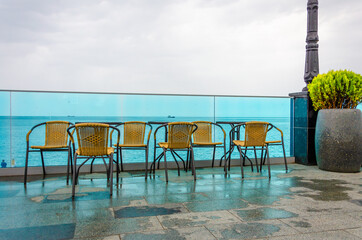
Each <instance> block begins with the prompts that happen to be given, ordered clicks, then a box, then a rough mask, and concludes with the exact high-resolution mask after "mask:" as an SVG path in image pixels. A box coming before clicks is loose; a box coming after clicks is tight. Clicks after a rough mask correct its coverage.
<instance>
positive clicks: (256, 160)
mask: <svg viewBox="0 0 362 240" xmlns="http://www.w3.org/2000/svg"><path fill="white" fill-rule="evenodd" d="M254 155H255V165H256V171H257V172H259V166H258V156H257V155H256V148H255V147H254ZM260 164H261V162H260Z"/></svg>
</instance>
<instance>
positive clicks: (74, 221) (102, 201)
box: [0, 164, 362, 240]
mask: <svg viewBox="0 0 362 240" xmlns="http://www.w3.org/2000/svg"><path fill="white" fill-rule="evenodd" d="M289 168H290V169H289V171H288V173H285V170H284V166H283V165H273V166H272V177H271V179H270V180H269V179H268V178H267V172H266V171H263V172H262V174H259V173H255V172H251V171H250V169H247V168H245V170H246V178H245V179H244V180H242V179H241V176H240V167H232V169H231V171H230V174H229V175H228V176H226V177H225V176H224V174H223V169H222V168H204V169H197V181H196V182H195V183H194V181H193V177H192V176H191V173H189V172H188V173H185V172H181V176H177V171H176V170H171V171H169V182H168V183H166V182H165V179H164V171H163V170H160V171H156V174H155V175H151V177H150V178H148V179H147V181H145V179H144V175H143V173H141V172H124V173H121V175H120V183H119V184H118V185H117V184H116V183H115V184H114V191H113V196H112V197H110V196H109V190H108V188H107V185H106V175H105V174H99V173H96V174H88V175H82V176H81V177H80V185H79V187H77V194H76V197H75V200H74V201H72V198H71V186H67V185H66V180H65V177H63V176H61V177H55V176H51V175H49V176H47V177H46V178H45V179H44V180H43V179H38V180H33V181H30V182H29V183H28V184H27V188H24V185H23V183H22V182H21V181H22V179H21V178H20V177H19V178H11V179H9V178H8V179H0V180H1V181H0V201H1V202H0V239H37V240H38V239H90V240H96V239H107V240H113V239H117V240H119V239H197V240H201V239H266V238H268V239H275V240H277V239H362V173H354V174H344V173H333V172H326V171H321V170H319V169H318V168H317V167H316V166H303V165H298V164H290V166H289Z"/></svg>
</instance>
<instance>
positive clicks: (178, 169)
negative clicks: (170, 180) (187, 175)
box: [170, 150, 180, 176]
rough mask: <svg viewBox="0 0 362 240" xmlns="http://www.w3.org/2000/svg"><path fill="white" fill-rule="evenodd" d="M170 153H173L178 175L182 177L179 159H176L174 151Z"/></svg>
mask: <svg viewBox="0 0 362 240" xmlns="http://www.w3.org/2000/svg"><path fill="white" fill-rule="evenodd" d="M170 152H171V155H172V157H173V159H174V160H175V162H176V166H177V174H178V176H180V166H179V164H178V162H177V159H176V157H175V155H174V153H173V151H172V150H170Z"/></svg>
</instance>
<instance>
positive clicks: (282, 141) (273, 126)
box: [260, 123, 288, 172]
mask: <svg viewBox="0 0 362 240" xmlns="http://www.w3.org/2000/svg"><path fill="white" fill-rule="evenodd" d="M269 125H270V126H271V128H270V129H269V130H268V132H269V131H271V130H272V129H274V128H275V129H277V130H278V131H279V132H280V134H281V136H280V138H281V142H280V143H267V145H268V147H270V146H282V149H283V156H284V165H285V172H288V164H287V157H286V155H285V147H284V136H283V135H282V133H281V130H280V129H279V128H277V127H276V126H275V125H273V124H271V123H269ZM265 160H266V152H265V153H264V157H263V158H262V161H261V162H260V171H261V170H262V166H263V165H264V164H265Z"/></svg>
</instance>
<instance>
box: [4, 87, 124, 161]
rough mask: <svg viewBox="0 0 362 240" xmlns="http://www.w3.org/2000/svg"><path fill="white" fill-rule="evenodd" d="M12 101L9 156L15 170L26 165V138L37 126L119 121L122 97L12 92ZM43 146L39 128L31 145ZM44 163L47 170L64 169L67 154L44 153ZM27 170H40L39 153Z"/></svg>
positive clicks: (34, 155)
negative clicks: (60, 167) (66, 122)
mask: <svg viewBox="0 0 362 240" xmlns="http://www.w3.org/2000/svg"><path fill="white" fill-rule="evenodd" d="M11 99H12V102H11V106H12V107H11V109H12V122H11V129H12V135H11V145H12V146H13V147H12V154H11V156H12V159H14V160H15V164H16V166H17V167H23V166H24V165H25V154H26V134H27V133H28V131H29V130H30V129H31V128H32V127H33V126H35V125H37V124H39V123H42V122H47V121H55V120H61V121H70V122H72V123H76V122H102V121H121V118H120V115H121V114H120V111H121V108H120V106H121V102H122V96H121V95H116V94H77V93H42V92H12V98H11ZM44 142H45V128H44V126H42V127H39V128H36V129H35V130H34V131H33V132H32V133H31V135H30V145H44ZM44 160H45V165H46V166H53V165H66V164H67V153H65V152H45V153H44ZM29 166H41V158H40V154H39V153H30V154H29Z"/></svg>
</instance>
